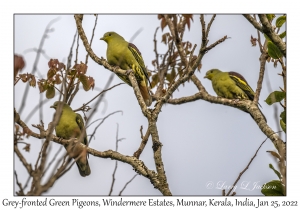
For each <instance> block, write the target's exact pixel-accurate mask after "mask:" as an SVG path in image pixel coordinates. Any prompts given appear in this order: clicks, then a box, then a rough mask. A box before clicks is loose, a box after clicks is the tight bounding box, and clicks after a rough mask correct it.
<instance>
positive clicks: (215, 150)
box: [14, 15, 285, 195]
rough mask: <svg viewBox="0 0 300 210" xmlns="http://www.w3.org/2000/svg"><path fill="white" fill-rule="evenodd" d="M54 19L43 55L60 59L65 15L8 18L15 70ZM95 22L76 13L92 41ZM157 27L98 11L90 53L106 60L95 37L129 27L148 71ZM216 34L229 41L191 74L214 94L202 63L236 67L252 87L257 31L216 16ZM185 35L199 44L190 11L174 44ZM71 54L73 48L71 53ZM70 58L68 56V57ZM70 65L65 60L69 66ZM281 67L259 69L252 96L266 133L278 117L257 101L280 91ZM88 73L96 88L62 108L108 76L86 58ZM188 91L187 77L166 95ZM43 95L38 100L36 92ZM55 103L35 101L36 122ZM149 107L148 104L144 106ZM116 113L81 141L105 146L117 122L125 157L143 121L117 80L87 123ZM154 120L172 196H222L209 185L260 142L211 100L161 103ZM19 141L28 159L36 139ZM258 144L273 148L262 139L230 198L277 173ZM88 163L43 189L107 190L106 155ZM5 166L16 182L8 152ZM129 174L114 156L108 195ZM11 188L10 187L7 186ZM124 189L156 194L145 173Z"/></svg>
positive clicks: (67, 39)
mask: <svg viewBox="0 0 300 210" xmlns="http://www.w3.org/2000/svg"><path fill="white" fill-rule="evenodd" d="M278 16H279V15H277V17H278ZM57 17H60V19H59V20H58V21H57V22H55V23H53V24H52V28H54V31H53V32H52V33H50V34H49V38H48V39H46V41H45V44H44V47H43V49H44V50H45V53H46V55H47V56H48V57H49V58H56V59H58V60H59V61H61V62H64V63H65V64H66V60H67V56H68V54H69V51H70V47H71V44H72V41H73V37H74V34H75V31H76V24H75V20H74V17H73V15H15V16H14V52H15V53H16V54H19V55H22V56H23V57H24V59H25V62H26V67H25V69H23V71H22V73H26V72H31V71H32V67H33V63H34V59H35V56H36V53H34V52H26V50H28V49H32V48H38V46H39V42H40V40H41V37H42V35H43V33H44V30H45V28H46V26H47V24H48V23H49V22H50V21H51V20H53V19H55V18H57ZM210 17H211V15H205V21H206V23H208V22H209V20H210ZM94 19H95V16H93V15H85V16H84V19H83V28H84V30H85V33H86V35H87V37H88V39H90V37H91V33H92V29H93V26H94ZM158 26H160V21H159V20H158V18H157V15H99V17H98V24H97V28H96V30H95V36H94V41H93V44H92V49H93V51H94V52H95V53H96V54H97V55H98V57H101V56H102V57H104V58H106V47H107V44H106V43H105V42H103V41H101V40H99V38H100V37H102V36H103V34H104V33H105V32H107V31H115V32H117V33H119V34H120V35H122V36H123V37H124V38H125V39H126V40H130V39H131V37H132V36H133V35H134V33H135V32H136V31H138V30H139V29H142V31H141V33H140V34H139V35H138V36H137V37H136V38H135V39H134V41H133V43H134V44H135V45H136V46H137V47H138V48H139V50H140V51H141V53H142V55H143V58H144V61H145V64H146V66H148V68H149V69H153V66H152V64H151V61H152V60H153V59H154V58H155V55H154V52H153V35H154V32H155V29H156V27H158ZM167 31H168V29H167V28H165V29H164V31H163V32H162V30H161V29H159V30H158V33H157V40H158V51H159V53H164V52H165V49H166V47H165V45H164V44H163V43H161V35H162V34H163V33H165V32H167ZM225 35H227V36H228V37H230V39H227V40H226V41H225V42H224V43H222V44H220V45H218V46H217V47H215V48H214V49H212V50H211V51H209V52H208V53H207V54H206V55H205V56H204V58H203V60H202V69H201V72H198V71H197V72H196V76H197V77H198V78H199V79H200V80H201V82H202V84H203V85H204V87H205V88H206V90H207V91H208V92H209V93H210V94H211V95H216V94H215V92H214V91H213V89H212V85H211V81H210V80H207V79H204V78H203V77H204V75H205V73H206V71H207V70H209V69H211V68H219V69H221V70H223V71H236V72H239V73H241V74H242V75H243V76H244V77H245V78H246V79H247V81H248V83H249V85H250V86H251V87H252V88H253V89H254V90H255V89H256V84H257V80H258V75H259V66H260V63H259V56H260V51H259V48H258V47H252V46H251V43H250V36H251V35H253V36H254V37H256V36H257V32H256V30H255V29H254V27H253V26H252V25H250V23H249V22H248V21H247V20H246V19H245V18H244V17H243V16H241V15H217V17H216V19H215V21H214V23H213V25H212V27H211V31H210V34H209V44H211V43H213V42H215V41H217V40H218V39H220V38H222V37H224V36H225ZM187 40H188V41H190V42H191V43H193V44H197V45H198V46H200V44H201V43H200V41H201V24H200V21H199V15H194V22H193V24H192V26H191V30H190V31H188V30H186V33H185V36H184V38H183V41H187ZM79 43H80V47H79V59H78V60H79V61H82V62H84V61H85V56H86V51H85V49H84V47H83V45H82V42H81V40H79ZM198 50H199V48H197V49H196V51H195V52H197V53H198ZM73 53H74V54H75V49H74V50H73ZM74 59H75V58H74V57H73V61H74ZM48 61H49V59H48V58H46V57H44V56H41V58H40V61H39V63H38V71H39V73H40V74H41V76H42V77H46V74H47V71H48V65H47V63H48ZM72 63H73V64H74V62H72ZM280 72H281V68H280V66H278V67H277V68H274V67H273V64H272V63H268V64H267V65H266V74H265V78H264V82H263V88H262V92H261V95H260V100H259V102H260V104H261V105H262V112H263V113H264V115H265V116H266V118H267V120H268V125H269V126H270V127H271V128H272V129H273V130H274V131H278V125H277V121H276V120H278V119H274V105H273V106H268V105H267V104H266V103H265V102H264V100H265V99H266V98H267V96H268V95H269V93H270V92H272V91H275V90H279V87H282V86H283V83H282V79H281V77H280V76H278V73H280ZM35 75H36V76H37V78H40V76H39V74H37V73H36V74H35ZM87 75H89V76H92V77H93V78H94V79H95V87H96V88H95V89H94V90H93V91H88V92H85V91H84V90H83V89H82V88H81V90H80V91H79V93H78V94H77V95H76V97H75V99H74V100H73V103H72V105H71V107H72V108H73V109H77V108H79V107H80V106H81V105H82V104H83V103H85V102H87V101H89V100H90V99H92V98H93V97H94V96H95V95H97V94H98V93H99V91H101V90H103V88H104V86H105V84H106V82H107V80H108V78H109V76H110V75H111V72H110V71H108V70H106V69H105V68H103V67H102V66H99V65H98V64H96V63H95V62H94V61H93V60H92V59H89V62H88V72H87ZM267 77H268V78H269V81H270V84H271V90H269V89H268V88H267ZM120 82H122V81H121V80H120V79H119V78H118V77H117V76H114V79H113V81H112V84H111V85H110V86H113V85H115V84H118V83H120ZM27 85H28V84H25V83H22V82H19V83H18V84H17V85H16V86H15V88H14V107H15V108H16V110H17V111H18V110H19V109H20V104H21V99H22V96H23V93H24V89H25V87H26V86H27ZM196 92H197V89H196V87H195V86H194V85H193V84H192V83H187V84H186V85H185V86H184V87H183V86H180V88H179V90H178V91H175V93H174V95H173V98H178V97H182V96H189V95H192V94H194V93H196ZM42 94H43V97H44V98H45V95H44V94H45V93H42ZM39 97H40V94H39V89H38V88H37V87H36V88H32V87H31V88H30V92H29V95H28V98H27V100H26V107H25V108H24V110H23V112H22V114H21V119H23V120H24V119H25V118H26V117H27V116H28V114H29V113H30V112H31V111H32V109H33V107H35V106H36V105H37V104H38V103H39V100H40V99H39ZM57 99H58V95H56V96H55V98H53V99H50V100H48V102H47V103H46V104H45V106H44V107H43V116H44V117H43V121H44V123H45V124H46V125H47V124H48V123H49V122H50V121H51V120H52V116H53V113H54V110H53V109H50V105H52V104H53V103H54V102H55V101H56V100H57ZM154 104H155V103H153V104H152V107H153V106H154ZM276 106H277V105H276ZM278 109H279V112H278V115H279V114H280V113H281V111H282V108H281V107H278ZM118 110H122V111H123V114H121V113H117V114H114V115H113V116H111V117H109V118H108V119H107V120H106V121H105V122H104V123H103V124H102V125H101V126H100V127H99V129H98V130H97V133H96V138H95V139H93V140H92V141H91V144H90V147H91V148H94V149H96V150H98V151H104V150H108V149H113V150H114V149H115V138H116V129H117V124H119V134H118V135H119V138H126V140H123V141H122V142H120V143H119V152H120V153H122V154H124V155H132V154H133V153H134V152H135V151H136V150H137V149H138V147H139V144H140V141H141V139H140V131H139V129H140V126H141V125H143V127H144V133H145V132H146V129H147V120H146V118H145V117H144V116H143V114H142V112H141V110H140V107H139V105H138V102H137V100H136V98H135V95H134V93H133V89H132V88H131V87H130V86H128V85H126V84H124V85H121V86H118V87H116V88H114V89H113V90H111V91H109V92H107V94H106V95H105V103H101V104H100V106H99V107H98V112H97V114H95V115H94V117H93V119H92V120H91V121H93V120H96V119H99V118H103V117H105V116H107V115H108V114H110V113H112V112H115V111H118ZM26 123H27V125H29V126H30V128H31V129H32V130H33V131H35V132H37V129H35V128H33V127H32V126H31V124H38V123H39V116H38V112H36V114H35V115H34V116H33V117H32V118H30V119H29V120H28V121H27V122H26ZM157 125H158V132H159V137H160V141H161V142H162V144H163V147H162V158H163V162H164V167H165V171H166V175H167V180H168V183H169V187H170V190H171V192H172V194H173V195H221V193H222V192H221V189H217V183H219V184H221V183H224V185H223V187H226V186H227V187H228V186H230V185H232V184H233V183H234V181H235V180H236V178H237V177H238V175H239V173H240V172H241V171H242V170H243V169H244V168H245V167H246V165H247V164H248V162H249V161H250V159H251V158H252V156H253V155H254V153H255V151H256V150H257V148H258V147H259V145H260V144H261V142H262V141H263V140H264V139H265V138H266V137H265V135H264V134H263V133H262V132H261V130H260V129H259V128H258V126H257V124H256V123H255V122H254V121H253V120H252V118H251V117H250V115H249V114H246V113H244V112H242V111H240V110H238V109H234V108H232V107H228V106H223V105H220V104H212V103H209V102H206V101H203V100H198V101H195V102H192V103H187V104H183V105H179V106H178V105H176V106H174V105H165V106H163V108H162V112H161V113H160V115H159V117H158V122H157ZM93 128H94V127H93V126H91V127H89V128H88V130H87V133H88V134H91V133H92V132H93ZM281 136H282V138H283V139H284V140H285V135H284V134H282V135H281ZM26 141H27V142H29V143H31V150H30V152H29V153H25V152H24V155H25V157H26V158H27V159H28V160H30V161H31V162H33V163H34V162H35V160H36V158H37V155H38V152H39V150H40V146H41V144H42V142H41V141H40V140H38V139H35V138H29V139H26ZM60 146H61V145H58V144H56V143H52V144H51V147H52V150H51V154H55V152H56V151H57V150H58V149H59V147H60ZM151 147H152V142H151V139H150V140H149V142H148V144H147V146H146V148H145V150H144V152H143V153H142V155H141V157H140V159H141V160H143V161H144V163H145V164H146V166H147V167H148V168H149V169H153V170H154V169H155V165H154V160H153V152H152V148H151ZM20 148H22V147H20ZM267 150H274V146H273V144H272V143H271V141H270V140H267V141H266V142H265V144H264V145H263V146H262V148H261V149H260V151H259V152H258V155H257V157H256V158H255V160H254V161H253V162H252V164H251V166H250V167H249V169H248V171H247V172H246V173H245V174H244V175H243V176H242V178H241V179H240V181H239V182H238V186H237V190H236V192H237V194H238V195H261V192H260V189H252V188H253V185H255V183H257V185H258V186H262V185H263V184H264V183H266V182H268V181H271V180H273V179H277V176H276V175H275V174H274V173H273V171H272V170H271V169H269V167H268V164H269V163H272V164H273V165H274V166H275V168H277V164H276V162H275V161H274V160H273V158H272V157H271V156H270V155H269V153H267V152H266V151H267ZM62 152H64V150H62ZM61 154H63V153H61ZM89 163H90V167H91V171H92V173H91V175H90V176H88V177H85V178H83V177H81V176H80V175H79V173H78V169H77V168H76V166H74V167H73V168H72V169H71V170H70V171H69V172H68V173H67V174H66V175H64V176H63V177H62V178H61V179H60V180H58V181H57V182H56V183H55V185H54V186H53V187H52V188H51V189H50V190H49V191H48V192H47V193H46V195H107V194H108V192H109V190H110V185H111V180H112V177H111V175H112V172H113V169H114V166H115V161H114V160H110V159H102V158H97V157H94V156H92V155H90V156H89ZM14 167H15V169H16V171H17V172H18V174H19V179H20V181H21V182H22V183H24V182H25V181H26V180H27V177H28V175H27V172H26V171H25V169H24V167H23V165H22V164H21V163H20V162H19V160H18V158H17V157H15V161H14ZM134 174H135V172H134V171H133V170H132V167H131V166H130V165H128V164H124V163H122V162H119V167H118V170H117V172H116V182H115V187H114V191H113V194H114V195H117V194H118V193H119V191H120V190H121V189H122V187H123V186H124V184H125V183H126V182H127V181H128V180H129V179H130V178H132V177H133V176H134ZM243 182H244V184H246V183H248V184H249V185H248V187H247V188H248V190H246V189H242V187H241V183H243ZM208 183H213V184H214V187H213V189H208V188H207V184H208ZM17 189H18V188H17V187H16V189H15V190H17ZM227 191H228V190H227V188H226V192H227ZM123 195H161V193H160V192H159V191H158V190H156V189H154V188H153V185H152V184H151V183H150V181H149V180H148V179H146V178H145V177H143V176H137V177H136V178H135V180H134V181H133V182H132V183H131V184H130V185H129V186H127V188H126V190H125V191H124V192H123Z"/></svg>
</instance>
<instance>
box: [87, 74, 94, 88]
mask: <svg viewBox="0 0 300 210" xmlns="http://www.w3.org/2000/svg"><path fill="white" fill-rule="evenodd" d="M88 84H89V86H90V88H92V90H94V87H95V80H94V78H93V77H88ZM90 88H89V89H90Z"/></svg>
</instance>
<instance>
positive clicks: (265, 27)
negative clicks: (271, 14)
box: [244, 15, 286, 57]
mask: <svg viewBox="0 0 300 210" xmlns="http://www.w3.org/2000/svg"><path fill="white" fill-rule="evenodd" d="M244 17H245V18H246V19H247V20H248V21H249V22H250V23H251V24H252V25H253V26H254V27H255V28H256V29H257V30H259V31H260V32H262V33H264V34H266V35H267V36H268V37H269V38H270V39H271V41H272V42H273V43H274V44H275V45H276V46H277V47H278V49H279V50H280V51H281V53H282V54H283V55H284V57H286V44H285V43H284V42H283V41H282V39H281V38H280V37H279V36H278V35H277V34H276V33H275V32H274V30H273V28H272V25H271V24H270V23H269V20H268V18H267V16H266V15H258V17H259V19H260V22H261V23H262V25H260V24H259V23H258V22H257V21H256V20H255V19H254V18H253V17H252V16H251V15H244Z"/></svg>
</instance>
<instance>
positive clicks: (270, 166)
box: [269, 163, 281, 179]
mask: <svg viewBox="0 0 300 210" xmlns="http://www.w3.org/2000/svg"><path fill="white" fill-rule="evenodd" d="M269 168H270V169H272V170H273V171H274V173H275V174H276V175H277V176H278V178H279V179H281V174H280V173H279V171H277V170H276V169H275V168H274V167H273V165H272V164H271V163H270V164H269Z"/></svg>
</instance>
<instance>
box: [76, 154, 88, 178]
mask: <svg viewBox="0 0 300 210" xmlns="http://www.w3.org/2000/svg"><path fill="white" fill-rule="evenodd" d="M85 160H86V161H84V160H78V161H76V164H77V167H78V170H79V173H80V175H81V176H83V177H85V176H88V175H90V174H91V168H90V165H89V162H88V160H87V157H85Z"/></svg>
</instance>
